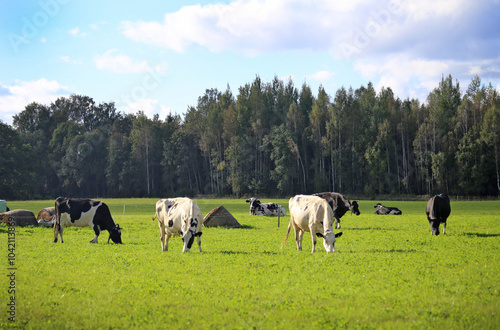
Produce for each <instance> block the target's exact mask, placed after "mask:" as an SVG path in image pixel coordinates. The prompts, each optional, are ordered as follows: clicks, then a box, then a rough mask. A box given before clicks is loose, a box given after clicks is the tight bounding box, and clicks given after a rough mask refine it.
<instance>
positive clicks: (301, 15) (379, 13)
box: [120, 0, 500, 59]
mask: <svg viewBox="0 0 500 330" xmlns="http://www.w3.org/2000/svg"><path fill="white" fill-rule="evenodd" d="M495 10H496V11H498V10H500V2H484V3H483V2H481V3H477V2H474V3H472V2H468V1H466V0H424V1H405V0H388V1H382V2H381V1H375V0H357V1H341V2H339V1H336V2H332V1H330V0H316V1H306V0H235V1H233V2H230V3H228V4H224V3H218V4H209V5H205V6H201V5H193V6H184V7H182V8H181V9H180V10H178V11H177V12H173V13H167V14H165V16H164V19H163V20H162V21H149V22H146V21H135V22H131V21H127V22H123V23H122V24H121V27H120V29H121V32H122V33H123V34H124V35H125V36H126V37H128V38H130V39H132V40H134V41H136V42H142V43H147V44H151V45H157V46H160V47H164V48H167V49H171V50H174V51H176V52H185V51H187V50H188V49H189V48H190V47H192V46H201V47H203V48H207V49H209V50H210V51H214V52H221V51H236V52H243V53H246V54H249V55H256V54H264V53H269V52H276V51H288V50H314V51H324V52H329V53H332V54H334V55H335V56H336V57H339V58H348V59H352V58H359V57H364V56H371V55H374V54H375V55H380V54H385V53H388V52H390V53H392V52H395V53H397V52H402V51H405V52H406V51H411V52H413V54H414V55H415V56H417V57H421V58H433V57H438V58H439V57H442V56H446V55H448V54H454V55H455V58H456V57H463V56H470V55H471V54H470V53H471V49H470V48H468V49H467V50H468V53H466V52H465V50H466V49H465V48H467V47H466V45H471V44H480V45H481V44H483V43H482V40H478V39H480V38H481V36H482V35H484V33H481V31H483V30H484V29H485V28H486V26H487V25H485V24H488V25H491V26H487V29H489V30H491V31H496V30H498V28H500V23H499V22H498V19H496V18H495V17H494V15H492V14H491V13H492V12H494V11H495ZM491 16H493V18H490V19H489V20H485V18H484V17H491ZM491 35H493V36H491ZM478 37H479V38H478ZM490 37H491V38H494V40H496V42H497V43H498V42H500V41H499V40H500V36H499V35H495V34H491V33H490ZM489 44H491V43H489ZM349 50H350V51H349ZM472 51H473V53H474V54H473V55H474V56H478V57H482V56H485V55H484V49H482V47H477V49H472Z"/></svg>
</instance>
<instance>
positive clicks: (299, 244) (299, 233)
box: [293, 223, 304, 251]
mask: <svg viewBox="0 0 500 330" xmlns="http://www.w3.org/2000/svg"><path fill="white" fill-rule="evenodd" d="M293 229H294V230H295V243H297V251H302V236H303V235H304V232H303V231H302V230H301V229H300V228H299V227H297V226H296V225H295V223H294V224H293Z"/></svg>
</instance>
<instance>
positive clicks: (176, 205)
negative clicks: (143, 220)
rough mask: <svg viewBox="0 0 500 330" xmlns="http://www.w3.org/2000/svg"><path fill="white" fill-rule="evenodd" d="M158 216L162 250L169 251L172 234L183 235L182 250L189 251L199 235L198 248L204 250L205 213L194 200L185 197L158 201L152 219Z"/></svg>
mask: <svg viewBox="0 0 500 330" xmlns="http://www.w3.org/2000/svg"><path fill="white" fill-rule="evenodd" d="M156 218H158V227H159V228H160V239H161V249H162V251H168V240H169V239H170V237H171V236H181V237H182V241H183V242H184V246H183V248H182V252H189V249H191V246H192V245H193V242H194V238H195V237H198V248H199V250H200V252H202V251H201V234H202V232H201V226H202V224H203V215H202V214H201V210H200V208H199V206H198V205H197V204H196V203H195V202H194V201H193V200H191V199H189V198H185V197H181V198H167V199H161V200H159V201H158V202H156V213H155V216H154V217H153V219H152V220H153V221H154V220H155V219H156Z"/></svg>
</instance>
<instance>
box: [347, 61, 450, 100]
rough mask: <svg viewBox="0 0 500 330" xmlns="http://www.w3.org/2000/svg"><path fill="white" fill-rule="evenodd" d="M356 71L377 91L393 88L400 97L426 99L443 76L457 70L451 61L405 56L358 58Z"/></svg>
mask: <svg viewBox="0 0 500 330" xmlns="http://www.w3.org/2000/svg"><path fill="white" fill-rule="evenodd" d="M353 68H354V70H355V71H358V72H359V73H360V74H361V75H362V76H363V77H365V78H366V79H369V80H371V81H373V82H374V83H375V87H376V89H377V90H380V89H381V88H382V87H390V88H391V89H392V90H393V92H394V94H395V95H397V96H399V97H401V98H406V97H409V98H418V99H420V100H425V99H426V97H427V95H428V94H429V92H430V91H432V90H433V89H434V88H435V87H437V85H438V83H439V80H440V79H441V77H442V76H443V75H445V76H447V75H448V73H449V72H450V71H453V70H456V69H458V67H457V66H456V65H454V66H453V67H451V66H450V64H449V63H448V62H445V61H437V60H422V59H413V58H411V57H408V56H406V55H397V56H389V57H385V58H374V59H369V60H358V61H355V63H354V67H353Z"/></svg>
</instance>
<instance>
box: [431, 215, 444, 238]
mask: <svg viewBox="0 0 500 330" xmlns="http://www.w3.org/2000/svg"><path fill="white" fill-rule="evenodd" d="M429 224H430V225H431V235H436V236H438V235H439V225H440V224H441V220H440V219H429Z"/></svg>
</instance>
